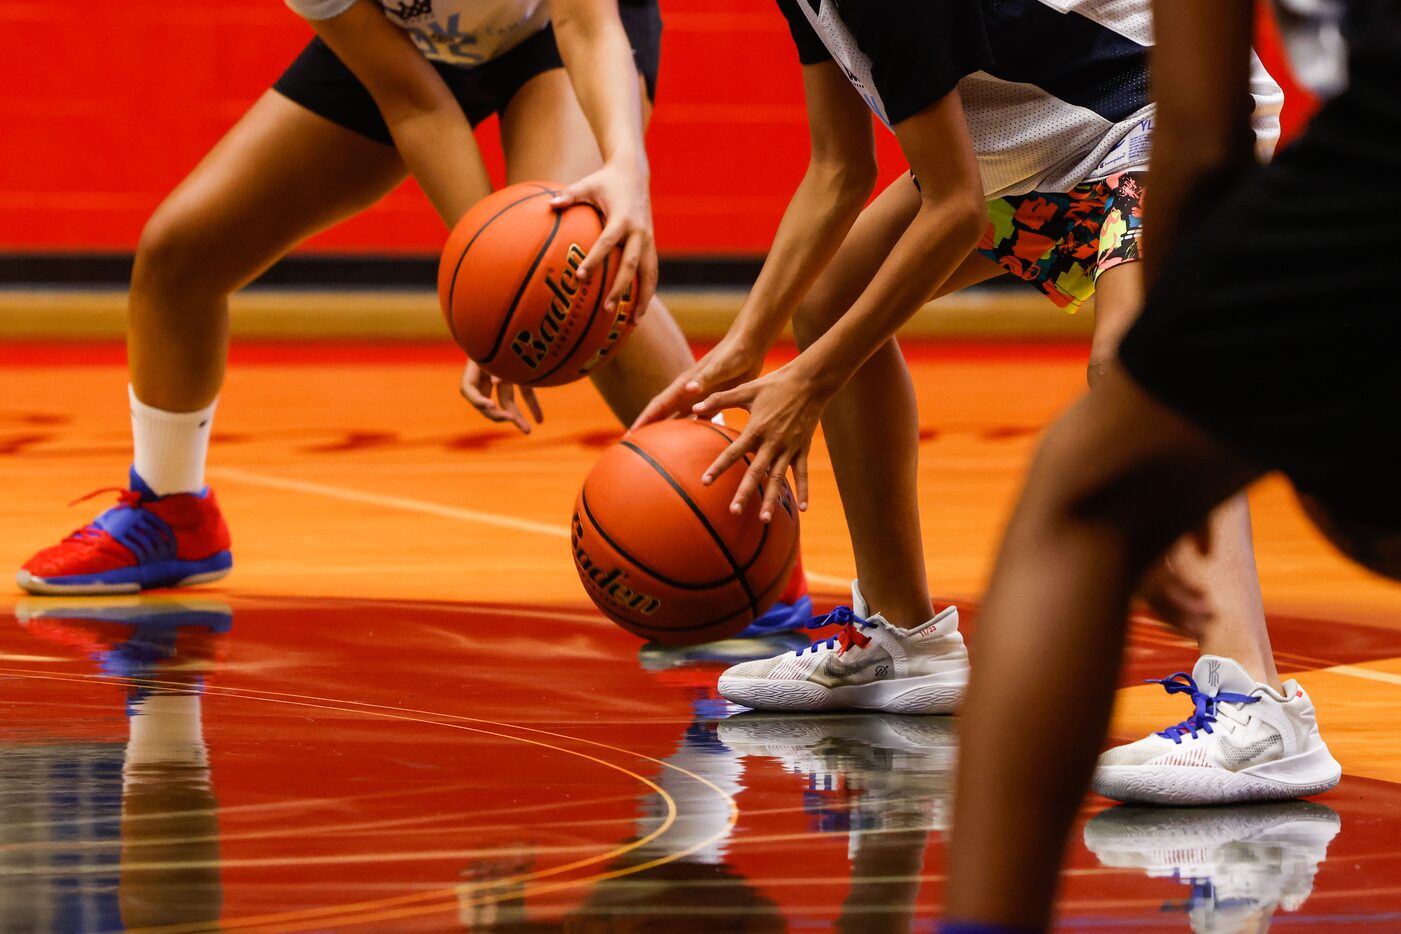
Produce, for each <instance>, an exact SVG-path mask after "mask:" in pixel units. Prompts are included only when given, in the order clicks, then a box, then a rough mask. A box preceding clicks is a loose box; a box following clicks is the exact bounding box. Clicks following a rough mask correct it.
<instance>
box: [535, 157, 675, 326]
mask: <svg viewBox="0 0 1401 934" xmlns="http://www.w3.org/2000/svg"><path fill="white" fill-rule="evenodd" d="M648 175H649V173H648V169H647V163H646V161H645V160H644V161H641V162H638V161H637V160H634V159H615V160H613V161H611V162H609V163H608V164H606V165H604V167H603V168H601V169H599V170H598V171H597V172H594V173H593V174H592V175H588V176H586V177H584V178H582V179H580V180H579V181H577V182H575V183H574V184H573V185H570V186H569V187H567V188H565V189H564V191H562V192H560V193H559V194H558V195H556V196H555V197H554V198H553V199H551V201H550V206H551V207H554V208H565V207H568V206H569V205H571V204H575V203H577V202H580V201H586V202H588V203H590V204H593V205H595V206H596V207H597V208H598V209H599V210H601V211H602V212H603V216H604V218H605V220H606V222H605V224H604V226H603V233H601V234H599V237H598V239H597V240H595V241H594V242H593V245H592V246H591V247H589V249H588V255H587V256H586V257H584V261H583V262H582V263H581V264H580V265H579V278H580V279H582V280H584V281H587V280H588V279H589V277H590V276H592V275H593V274H594V272H595V271H596V270H597V269H598V268H599V267H600V266H601V265H602V263H603V261H604V259H605V258H606V257H607V256H608V254H609V253H611V252H612V251H613V248H614V247H615V246H617V245H618V244H622V246H623V260H622V263H621V264H620V265H619V267H618V275H617V278H616V279H614V280H613V289H612V291H610V292H609V293H608V295H607V297H606V298H605V299H604V308H605V309H607V310H608V311H610V312H611V311H613V310H615V309H616V308H617V306H618V302H620V301H622V300H623V298H624V296H625V295H627V290H628V288H629V286H631V288H632V295H631V301H632V309H633V315H634V316H635V317H637V318H641V317H642V316H643V315H644V314H646V312H647V305H648V303H649V302H651V301H652V294H653V293H654V292H656V290H657V247H656V243H655V242H654V240H653V238H652V196H651V194H650V193H649V192H648V189H647V185H648Z"/></svg>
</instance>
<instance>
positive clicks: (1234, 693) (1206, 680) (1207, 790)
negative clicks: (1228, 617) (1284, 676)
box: [1094, 655, 1343, 805]
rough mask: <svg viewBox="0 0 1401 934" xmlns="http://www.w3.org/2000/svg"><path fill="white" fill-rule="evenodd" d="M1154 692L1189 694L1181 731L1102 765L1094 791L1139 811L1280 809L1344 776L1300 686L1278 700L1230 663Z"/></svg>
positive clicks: (1181, 676)
mask: <svg viewBox="0 0 1401 934" xmlns="http://www.w3.org/2000/svg"><path fill="white" fill-rule="evenodd" d="M1150 683H1156V684H1161V685H1162V686H1163V687H1164V688H1166V689H1167V691H1168V693H1169V694H1186V695H1187V696H1188V699H1189V700H1191V702H1192V714H1191V716H1189V717H1188V718H1187V719H1186V720H1183V721H1182V722H1181V723H1178V724H1175V725H1174V726H1170V727H1168V728H1167V729H1165V730H1161V731H1159V732H1157V733H1152V734H1150V735H1148V736H1146V737H1144V738H1143V739H1141V740H1139V741H1137V742H1135V743H1129V744H1128V745H1126V746H1119V747H1118V748H1116V749H1111V750H1109V751H1108V752H1106V753H1104V754H1103V755H1101V756H1100V757H1099V767H1098V768H1097V769H1096V770H1095V777H1094V789H1095V791H1097V792H1098V793H1099V794H1102V795H1104V796H1105V797H1107V798H1113V799H1115V800H1116V801H1128V802H1135V803H1142V804H1193V805H1200V804H1234V803H1238V802H1241V801H1287V800H1290V799H1293V798H1303V797H1306V796H1308V795H1316V794H1319V793H1321V792H1324V791H1327V790H1328V789H1330V788H1332V787H1333V786H1334V785H1336V784H1338V781H1339V779H1341V778H1342V774H1343V769H1342V766H1340V765H1339V764H1338V761H1337V760H1336V759H1334V758H1333V756H1332V754H1330V753H1329V752H1328V747H1327V745H1325V744H1324V742H1323V739H1322V737H1320V736H1319V733H1318V721H1317V718H1316V716H1315V713H1314V707H1313V701H1311V700H1309V696H1308V694H1307V693H1305V692H1304V689H1303V688H1301V687H1300V686H1299V682H1297V681H1294V680H1292V679H1291V680H1289V681H1286V682H1284V693H1282V694H1280V693H1276V692H1275V691H1274V690H1273V689H1271V688H1270V687H1269V686H1268V685H1265V684H1259V683H1257V682H1256V681H1255V679H1253V678H1251V677H1250V675H1249V674H1248V673H1246V670H1245V669H1244V668H1242V667H1241V666H1240V665H1239V664H1237V663H1236V662H1234V661H1232V660H1231V659H1229V658H1220V657H1217V656H1214V655H1203V656H1202V657H1201V658H1200V659H1198V661H1197V664H1196V666H1195V667H1194V668H1193V669H1192V674H1191V675H1190V676H1189V675H1188V674H1187V673H1186V672H1181V671H1179V672H1178V673H1177V674H1175V675H1173V676H1172V677H1171V678H1164V679H1162V680H1161V681H1155V682H1150Z"/></svg>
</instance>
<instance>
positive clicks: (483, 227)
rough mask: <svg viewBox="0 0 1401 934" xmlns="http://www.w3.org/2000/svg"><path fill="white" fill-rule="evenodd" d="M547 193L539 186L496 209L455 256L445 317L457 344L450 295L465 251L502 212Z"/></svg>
mask: <svg viewBox="0 0 1401 934" xmlns="http://www.w3.org/2000/svg"><path fill="white" fill-rule="evenodd" d="M549 194H554V191H553V189H550V188H541V189H540V190H539V191H537V192H536V193H535V194H533V195H526V196H525V197H524V198H521V199H520V200H518V201H512V202H511V203H510V204H508V205H506V206H505V207H504V208H502V209H501V210H499V211H497V212H496V213H495V214H493V215H491V217H489V218H487V221H486V223H485V224H483V225H482V226H481V227H480V228H478V229H477V232H476V233H474V234H472V239H471V240H468V241H467V245H466V246H464V247H463V248H462V252H461V253H460V254H458V257H457V265H456V266H454V267H453V269H452V281H451V282H449V283H448V308H447V310H448V314H447V319H448V331H449V333H451V334H452V337H453V340H456V341H457V342H458V343H459V344H461V343H462V341H460V340H458V338H457V327H456V326H455V325H454V324H453V323H452V317H453V315H452V297H453V294H454V293H455V292H456V291H457V274H458V273H460V272H461V271H462V263H463V261H465V260H466V259H467V251H468V250H470V249H472V244H474V243H476V242H477V238H478V237H480V236H481V235H482V234H483V233H484V232H485V231H486V229H487V228H488V227H490V226H491V225H492V224H493V223H494V222H495V221H496V219H497V218H498V217H500V216H501V215H502V214H505V213H506V212H507V211H509V210H511V208H513V207H515V206H516V205H518V204H523V203H524V202H526V201H529V200H530V199H531V198H538V197H540V196H541V195H549ZM507 320H510V319H507Z"/></svg>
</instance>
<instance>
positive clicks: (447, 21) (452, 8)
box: [286, 0, 550, 68]
mask: <svg viewBox="0 0 1401 934" xmlns="http://www.w3.org/2000/svg"><path fill="white" fill-rule="evenodd" d="M286 2H287V5H288V6H289V7H291V8H292V9H293V10H295V11H296V12H297V13H299V14H301V15H302V16H303V17H305V18H306V19H309V20H318V19H330V18H331V17H333V16H339V15H340V14H342V13H344V12H345V11H346V10H348V9H350V7H351V5H352V4H354V3H356V2H357V0H286ZM358 2H361V3H376V5H377V6H379V7H380V9H382V10H383V11H384V15H385V17H386V18H388V20H389V21H390V22H391V23H393V24H394V25H396V26H398V27H399V28H400V29H402V30H404V32H406V33H408V36H409V38H410V39H412V40H413V42H414V45H416V46H418V49H419V51H420V52H422V53H423V55H424V57H425V58H428V59H430V60H432V61H435V62H442V63H444V64H446V65H455V66H457V67H458V68H472V67H474V66H476V65H480V64H481V63H482V62H485V61H489V60H490V59H493V58H495V57H496V56H498V55H500V54H502V53H503V52H507V51H509V50H510V49H512V48H514V47H515V46H517V45H519V44H520V43H521V42H523V41H524V40H526V39H528V38H530V37H531V36H532V35H534V34H535V33H537V32H539V31H540V30H541V29H544V28H545V24H546V23H548V22H549V21H550V11H549V7H548V6H547V5H546V3H545V0H358Z"/></svg>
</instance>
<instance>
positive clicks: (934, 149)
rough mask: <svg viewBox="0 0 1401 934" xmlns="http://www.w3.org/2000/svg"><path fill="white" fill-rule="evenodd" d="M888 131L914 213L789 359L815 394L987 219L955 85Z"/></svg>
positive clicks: (863, 351) (899, 316)
mask: <svg viewBox="0 0 1401 934" xmlns="http://www.w3.org/2000/svg"><path fill="white" fill-rule="evenodd" d="M894 130H895V135H896V137H897V138H898V139H899V141H900V149H901V151H902V152H903V153H904V154H905V158H906V159H908V160H909V162H910V167H911V168H912V169H913V170H914V173H915V177H916V178H918V179H920V180H921V183H920V189H921V190H920V206H919V213H918V214H916V215H915V218H914V220H912V221H911V222H910V226H909V227H907V228H906V229H905V232H904V233H903V234H901V236H900V239H899V240H898V241H897V242H896V244H895V248H894V249H893V250H891V252H890V256H889V257H888V258H887V259H886V261H885V262H884V263H883V264H882V265H881V268H880V269H879V270H878V271H877V272H876V275H875V278H873V279H872V280H871V283H870V285H868V286H867V287H866V290H865V291H864V292H862V293H861V297H860V298H858V299H857V300H856V303H855V304H854V305H852V306H851V309H850V310H849V311H848V312H847V313H846V314H845V315H843V316H842V318H841V320H839V321H838V322H837V323H836V324H835V325H833V327H832V328H831V329H830V330H829V331H828V332H827V333H826V334H824V335H823V336H822V337H821V338H819V339H818V340H817V341H816V342H815V343H813V345H812V346H811V347H809V348H808V349H807V351H805V352H804V353H803V354H802V356H801V357H800V358H799V360H797V361H794V364H795V365H796V368H797V369H798V370H799V371H800V372H801V374H802V376H803V378H804V379H805V380H807V381H809V382H810V383H811V385H812V387H813V389H814V391H816V393H817V394H818V395H819V396H821V397H823V398H830V397H831V396H832V395H834V394H835V393H836V391H837V390H838V389H840V388H841V387H842V385H843V384H844V383H845V382H846V379H847V377H848V376H849V375H850V374H852V373H854V372H856V370H858V369H860V367H861V365H862V364H863V363H865V362H866V359H867V358H868V357H870V356H871V354H873V353H875V352H876V351H877V350H879V349H880V347H881V346H882V345H883V344H884V343H885V342H886V341H888V340H890V339H891V338H892V337H894V336H895V332H896V331H898V330H899V329H900V327H901V326H902V325H903V324H904V323H905V322H906V321H908V320H909V319H910V317H911V316H912V315H913V314H914V313H915V312H916V311H918V310H919V309H920V307H921V306H922V305H923V304H924V303H925V302H926V301H927V300H928V298H929V296H930V295H932V294H934V292H935V291H936V290H937V289H938V287H939V286H940V285H942V284H943V282H944V281H945V280H947V279H948V277H949V276H951V275H952V274H953V273H954V271H955V270H957V269H958V267H959V265H960V264H962V263H963V261H964V260H965V259H967V257H968V254H969V253H971V252H972V251H973V249H974V248H975V247H976V246H977V244H978V238H979V237H981V236H982V234H983V231H984V229H985V228H986V226H987V204H986V201H985V200H984V197H983V186H982V177H981V176H980V174H979V172H978V159H977V156H976V155H975V154H974V152H973V141H972V139H971V138H970V136H969V134H968V125H967V122H966V121H965V119H964V115H963V102H962V100H961V99H960V97H959V94H958V91H957V90H955V91H952V92H950V93H949V94H947V95H946V96H944V97H943V98H941V99H940V100H939V101H938V102H937V103H935V104H934V105H933V106H931V107H928V108H926V109H925V110H923V111H921V112H920V113H918V114H915V115H914V116H913V117H910V118H908V119H907V120H904V121H902V122H901V123H899V124H896V126H895V127H894ZM800 361H801V362H800Z"/></svg>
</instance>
